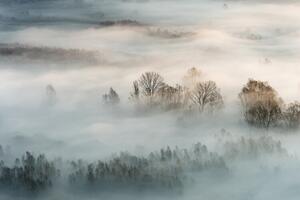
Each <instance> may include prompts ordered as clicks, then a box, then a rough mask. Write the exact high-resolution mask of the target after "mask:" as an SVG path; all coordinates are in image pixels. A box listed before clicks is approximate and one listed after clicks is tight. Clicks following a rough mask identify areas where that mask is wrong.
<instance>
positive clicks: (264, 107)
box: [103, 68, 300, 129]
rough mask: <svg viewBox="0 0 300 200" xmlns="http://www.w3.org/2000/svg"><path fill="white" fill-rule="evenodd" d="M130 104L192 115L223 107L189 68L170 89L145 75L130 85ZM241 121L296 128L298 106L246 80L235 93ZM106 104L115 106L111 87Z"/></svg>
mask: <svg viewBox="0 0 300 200" xmlns="http://www.w3.org/2000/svg"><path fill="white" fill-rule="evenodd" d="M129 99H130V100H131V102H133V103H134V105H136V106H137V107H138V108H142V109H143V110H152V109H159V110H163V111H169V110H181V111H188V112H192V113H201V114H208V113H210V114H211V113H216V112H217V111H219V110H220V109H222V108H223V106H224V101H223V97H222V95H221V92H220V89H219V88H218V86H217V84H216V83H215V82H214V81H203V80H202V77H201V72H200V71H199V70H197V69H196V68H191V69H189V70H188V71H187V73H186V75H185V76H184V77H183V84H182V85H179V84H176V85H175V86H171V85H169V84H167V83H166V82H165V81H164V78H163V77H162V76H161V75H159V74H158V73H156V72H146V73H144V74H142V75H141V76H140V78H139V79H137V80H136V81H134V82H133V90H132V92H131V93H130V98H129ZM239 99H240V101H241V105H242V111H243V118H244V120H245V121H246V122H247V123H248V124H249V125H251V126H255V127H259V128H265V129H269V128H270V127H285V128H289V129H295V128H298V127H299V126H300V103H299V102H294V103H290V104H288V105H286V104H285V103H284V101H283V100H282V99H281V98H280V97H279V95H278V93H277V92H276V90H275V89H274V88H273V87H271V86H270V85H269V84H268V83H267V82H262V81H257V80H252V79H250V80H249V81H248V83H247V84H246V85H245V86H244V87H243V88H242V91H241V92H240V93H239ZM103 100H104V102H105V103H106V104H112V105H115V104H118V103H119V102H120V98H119V96H118V94H117V92H116V91H115V90H113V89H112V88H111V89H110V92H109V93H108V94H105V95H103Z"/></svg>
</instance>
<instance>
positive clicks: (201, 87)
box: [190, 81, 223, 112]
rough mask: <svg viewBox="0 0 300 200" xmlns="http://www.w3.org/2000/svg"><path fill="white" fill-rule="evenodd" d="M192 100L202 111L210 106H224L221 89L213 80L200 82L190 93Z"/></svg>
mask: <svg viewBox="0 0 300 200" xmlns="http://www.w3.org/2000/svg"><path fill="white" fill-rule="evenodd" d="M190 99H191V101H192V102H193V103H194V104H195V105H196V106H197V107H198V108H199V111H200V112H203V111H204V110H205V109H207V108H209V109H211V110H214V109H217V108H221V107H222V106H223V98H222V95H221V93H220V89H219V88H218V87H217V85H216V83H215V82H213V81H207V82H199V83H197V84H196V86H195V88H194V90H193V91H191V94H190Z"/></svg>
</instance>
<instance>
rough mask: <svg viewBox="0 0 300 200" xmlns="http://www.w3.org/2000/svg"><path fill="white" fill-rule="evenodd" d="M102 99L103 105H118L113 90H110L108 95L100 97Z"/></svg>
mask: <svg viewBox="0 0 300 200" xmlns="http://www.w3.org/2000/svg"><path fill="white" fill-rule="evenodd" d="M102 98H103V102H104V103H105V104H110V105H116V104H118V103H120V97H119V95H118V93H117V92H116V91H115V90H114V89H113V88H110V89H109V93H108V94H104V95H103V96H102Z"/></svg>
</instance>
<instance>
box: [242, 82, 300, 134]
mask: <svg viewBox="0 0 300 200" xmlns="http://www.w3.org/2000/svg"><path fill="white" fill-rule="evenodd" d="M239 98H240V101H241V104H242V107H243V115H244V119H245V121H246V122H247V123H248V124H250V125H253V126H256V127H261V128H266V129H268V128H270V127H286V128H298V127H299V125H300V103H299V102H294V103H291V104H289V105H286V104H285V103H284V101H283V100H282V98H280V97H279V95H278V93H277V92H276V91H275V89H274V88H272V87H271V86H270V85H269V84H268V83H267V82H262V81H256V80H252V79H250V80H249V81H248V83H247V84H246V85H245V86H244V87H243V88H242V91H241V92H240V94H239Z"/></svg>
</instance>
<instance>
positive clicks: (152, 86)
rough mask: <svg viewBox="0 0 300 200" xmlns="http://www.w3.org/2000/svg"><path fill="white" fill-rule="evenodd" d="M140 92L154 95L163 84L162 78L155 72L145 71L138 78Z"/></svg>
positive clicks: (150, 95)
mask: <svg viewBox="0 0 300 200" xmlns="http://www.w3.org/2000/svg"><path fill="white" fill-rule="evenodd" d="M138 83H139V87H140V90H141V93H142V94H143V95H144V96H148V97H152V96H154V95H155V94H156V93H157V92H158V91H159V90H160V89H161V88H162V87H163V86H164V85H165V84H164V79H163V78H162V77H161V76H160V75H159V74H158V73H156V72H146V73H144V74H142V76H141V77H140V79H139V80H138Z"/></svg>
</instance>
